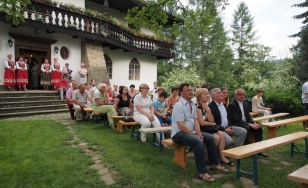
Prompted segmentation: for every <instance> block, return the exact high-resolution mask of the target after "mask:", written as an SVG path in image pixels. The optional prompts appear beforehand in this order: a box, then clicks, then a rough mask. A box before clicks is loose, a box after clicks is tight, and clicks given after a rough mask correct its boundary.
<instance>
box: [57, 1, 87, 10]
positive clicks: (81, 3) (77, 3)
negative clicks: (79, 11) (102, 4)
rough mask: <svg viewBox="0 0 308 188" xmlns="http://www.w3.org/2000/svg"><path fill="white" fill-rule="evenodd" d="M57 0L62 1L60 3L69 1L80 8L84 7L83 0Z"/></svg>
mask: <svg viewBox="0 0 308 188" xmlns="http://www.w3.org/2000/svg"><path fill="white" fill-rule="evenodd" d="M57 2H62V3H67V4H68V3H71V4H74V5H75V6H78V7H81V8H84V7H85V0H74V1H72V0H61V1H59V0H57Z"/></svg>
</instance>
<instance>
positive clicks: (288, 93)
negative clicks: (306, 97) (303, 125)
mask: <svg viewBox="0 0 308 188" xmlns="http://www.w3.org/2000/svg"><path fill="white" fill-rule="evenodd" d="M301 95H302V93H301V87H292V88H290V89H289V90H278V89H276V90H266V92H265V95H264V101H265V103H267V104H268V105H269V107H271V108H272V112H273V113H279V112H288V113H290V115H291V116H294V117H297V116H302V115H303V114H304V106H303V105H302V100H301Z"/></svg>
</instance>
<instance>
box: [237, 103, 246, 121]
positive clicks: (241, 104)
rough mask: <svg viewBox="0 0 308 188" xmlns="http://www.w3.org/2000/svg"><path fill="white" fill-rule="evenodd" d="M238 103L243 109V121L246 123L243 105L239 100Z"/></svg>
mask: <svg viewBox="0 0 308 188" xmlns="http://www.w3.org/2000/svg"><path fill="white" fill-rule="evenodd" d="M237 102H238V105H240V109H241V111H242V120H243V121H246V118H245V114H244V107H243V103H242V102H240V101H238V100H237Z"/></svg>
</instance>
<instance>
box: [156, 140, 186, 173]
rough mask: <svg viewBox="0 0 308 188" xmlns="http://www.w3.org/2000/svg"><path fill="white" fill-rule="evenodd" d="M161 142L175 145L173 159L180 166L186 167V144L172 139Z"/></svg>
mask: <svg viewBox="0 0 308 188" xmlns="http://www.w3.org/2000/svg"><path fill="white" fill-rule="evenodd" d="M162 143H163V144H166V145H167V146H174V147H175V156H174V159H173V161H174V162H175V163H176V164H178V165H180V166H181V167H183V168H185V167H186V148H187V147H186V146H184V145H181V144H178V143H175V142H173V140H172V139H165V140H162Z"/></svg>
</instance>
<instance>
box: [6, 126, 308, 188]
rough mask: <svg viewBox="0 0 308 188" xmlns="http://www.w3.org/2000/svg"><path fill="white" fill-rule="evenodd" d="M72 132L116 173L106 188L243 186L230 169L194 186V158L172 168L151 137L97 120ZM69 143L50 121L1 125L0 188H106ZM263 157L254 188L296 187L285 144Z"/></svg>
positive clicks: (245, 164) (294, 161) (297, 160)
mask: <svg viewBox="0 0 308 188" xmlns="http://www.w3.org/2000/svg"><path fill="white" fill-rule="evenodd" d="M72 128H73V130H74V132H75V134H76V135H77V137H78V138H79V139H81V140H82V141H83V142H87V143H88V148H89V149H93V148H94V147H93V146H95V152H96V153H97V154H98V155H99V156H100V157H101V159H102V163H103V164H104V165H105V166H107V167H108V168H109V171H115V172H116V174H117V177H116V179H115V181H116V183H115V184H113V185H112V186H110V187H158V188H161V187H164V188H165V187H204V186H206V187H222V184H224V183H226V182H229V183H232V184H234V187H236V188H238V187H243V184H242V183H241V181H237V180H236V179H235V171H233V170H231V171H230V172H229V173H227V174H225V175H224V176H223V177H220V178H216V182H215V183H205V182H201V183H200V182H198V181H195V180H194V178H196V176H197V172H196V166H195V163H194V158H193V157H187V163H188V165H187V167H186V168H185V169H183V168H181V167H180V166H178V165H176V164H174V163H173V155H174V148H170V149H163V151H162V152H160V151H159V149H158V148H157V147H152V145H151V141H152V135H148V137H147V140H148V143H147V144H143V143H142V142H141V141H137V140H136V139H135V138H134V139H132V138H131V136H130V132H131V129H128V130H127V129H123V133H118V132H116V131H115V130H112V129H110V128H107V127H105V126H104V125H103V123H102V121H100V122H99V123H98V124H95V123H93V122H90V121H89V122H82V123H78V124H72ZM302 130H303V128H302V124H301V123H297V124H290V125H287V127H286V128H284V127H281V128H280V129H279V131H278V136H280V135H285V134H289V133H292V132H297V131H302ZM265 137H266V129H264V135H263V138H265ZM72 138H73V136H72V135H71V134H70V133H69V132H68V130H67V129H66V128H65V126H63V125H61V124H59V123H56V122H55V121H30V122H29V121H28V122H22V121H18V122H10V121H2V122H1V126H0V151H1V152H0V187H106V185H105V184H104V183H103V182H102V181H100V180H99V175H98V174H97V173H96V171H95V170H93V169H90V168H88V166H89V165H91V164H93V160H92V159H91V158H89V157H88V156H87V155H84V154H83V153H82V152H81V150H80V149H78V148H72V147H68V144H67V141H68V140H72ZM76 144H77V143H76ZM296 146H297V147H298V148H300V149H301V150H304V141H298V142H296ZM266 153H267V154H268V155H269V157H268V158H260V159H262V160H258V167H259V169H258V172H259V187H279V188H283V187H286V188H289V187H300V186H301V184H299V183H295V182H293V181H289V180H287V175H288V174H289V173H291V172H293V171H295V170H297V169H298V168H300V167H301V166H304V165H306V164H307V159H306V158H305V156H304V155H303V154H295V156H294V157H290V146H289V145H287V146H283V147H279V148H277V149H274V150H270V151H268V152H266ZM231 160H232V161H233V162H235V160H234V159H231ZM241 166H242V168H243V169H245V170H249V169H251V170H252V167H251V158H246V159H244V160H242V163H241ZM227 168H228V169H229V170H230V168H229V167H227ZM209 173H210V174H211V175H214V174H220V173H219V172H218V171H209ZM246 177H247V178H249V179H250V180H252V177H250V176H246Z"/></svg>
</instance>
